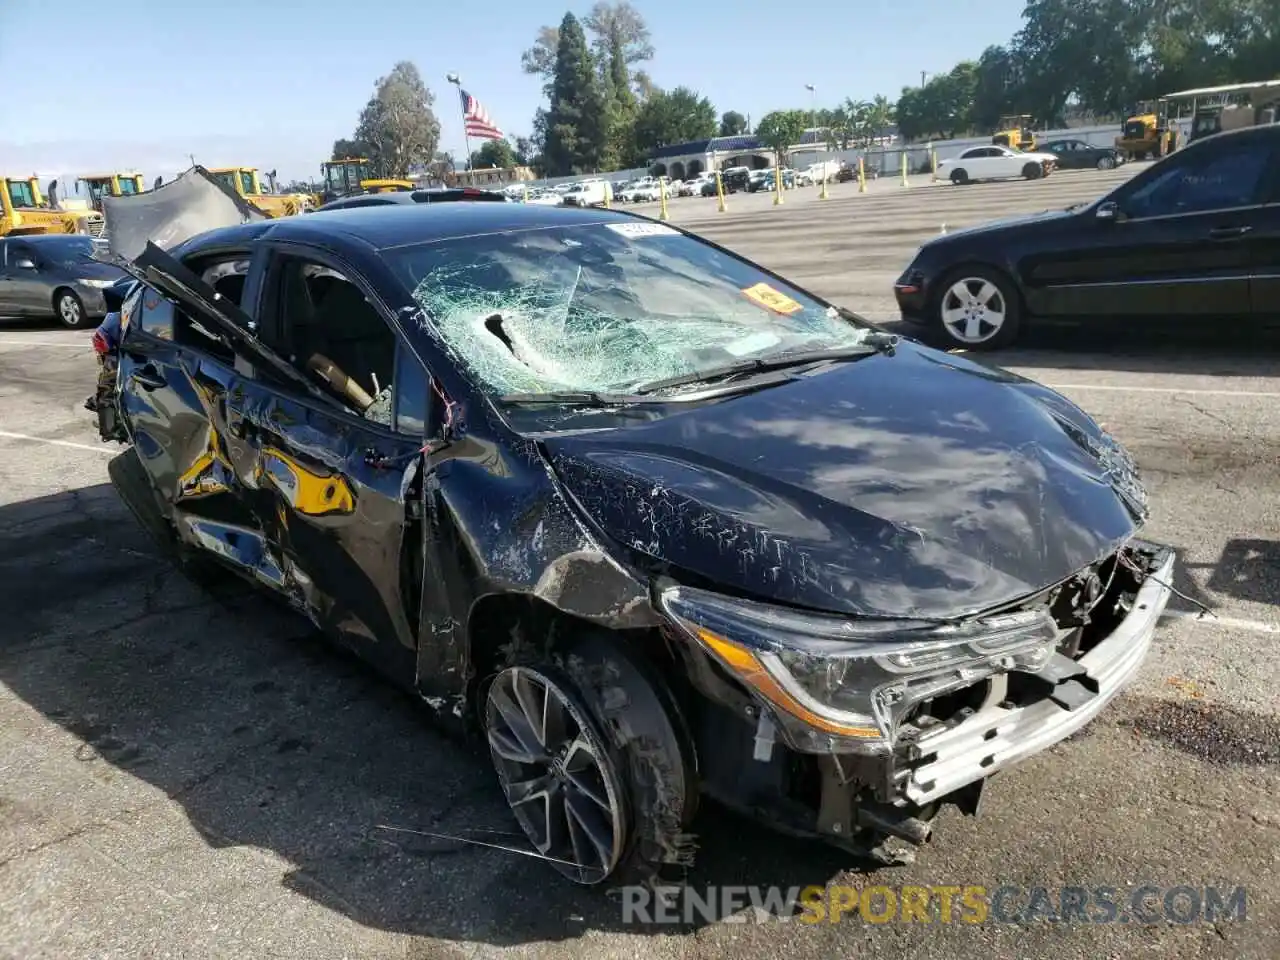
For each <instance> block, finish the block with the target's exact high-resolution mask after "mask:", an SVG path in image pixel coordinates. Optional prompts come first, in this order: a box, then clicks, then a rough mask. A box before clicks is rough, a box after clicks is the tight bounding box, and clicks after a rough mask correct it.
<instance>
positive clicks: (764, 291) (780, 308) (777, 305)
mask: <svg viewBox="0 0 1280 960" xmlns="http://www.w3.org/2000/svg"><path fill="white" fill-rule="evenodd" d="M742 292H743V293H744V294H746V297H747V299H748V300H752V301H754V302H756V303H758V304H760V306H762V307H764V308H765V309H766V310H772V311H773V312H774V313H781V314H784V315H790V314H793V313H795V312H796V311H797V310H803V309H804V307H802V306H801V305H800V304H799V303H797V302H796V301H795V300H792V299H791V298H790V297H788V296H787V295H786V294H785V293H783V292H782V291H781V290H775V289H773V287H771V286H769V285H768V284H767V283H757V284H756V285H755V286H753V287H747V288H746V289H745V290H743V291H742Z"/></svg>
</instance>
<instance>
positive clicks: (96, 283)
mask: <svg viewBox="0 0 1280 960" xmlns="http://www.w3.org/2000/svg"><path fill="white" fill-rule="evenodd" d="M77 282H78V283H79V284H80V285H81V286H84V287H93V288H94V289H95V290H105V289H107V287H109V286H111V285H112V284H113V283H115V281H114V280H97V279H93V280H79V281H77Z"/></svg>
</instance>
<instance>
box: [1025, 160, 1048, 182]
mask: <svg viewBox="0 0 1280 960" xmlns="http://www.w3.org/2000/svg"><path fill="white" fill-rule="evenodd" d="M1022 175H1023V176H1024V177H1025V178H1026V179H1028V180H1039V179H1040V178H1041V177H1043V176H1044V167H1042V166H1040V164H1038V163H1027V164H1023V167H1022Z"/></svg>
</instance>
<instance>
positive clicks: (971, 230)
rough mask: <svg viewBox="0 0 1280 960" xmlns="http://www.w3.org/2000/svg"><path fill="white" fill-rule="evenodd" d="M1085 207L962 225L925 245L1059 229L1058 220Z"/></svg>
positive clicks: (1045, 211)
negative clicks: (1010, 233) (985, 235)
mask: <svg viewBox="0 0 1280 960" xmlns="http://www.w3.org/2000/svg"><path fill="white" fill-rule="evenodd" d="M1083 209H1084V208H1083V207H1079V208H1071V209H1069V210H1068V209H1063V210H1041V211H1040V212H1039V213H1028V214H1020V215H1018V216H1015V217H1001V218H1000V219H999V220H988V221H986V222H984V223H975V224H974V225H973V226H971V227H960V228H959V229H956V230H948V231H947V232H946V233H945V234H942V235H941V236H938V237H935V238H933V239H932V240H930V241H929V242H928V243H926V244H925V246H931V245H941V244H946V243H948V242H950V240H951V238H952V237H966V238H968V237H975V236H980V235H981V234H985V233H1001V232H1006V233H1007V232H1009V231H1022V230H1041V229H1049V230H1054V229H1057V226H1056V225H1057V222H1058V221H1060V220H1063V219H1065V218H1066V217H1074V216H1077V215H1078V214H1079V212H1080V210H1083Z"/></svg>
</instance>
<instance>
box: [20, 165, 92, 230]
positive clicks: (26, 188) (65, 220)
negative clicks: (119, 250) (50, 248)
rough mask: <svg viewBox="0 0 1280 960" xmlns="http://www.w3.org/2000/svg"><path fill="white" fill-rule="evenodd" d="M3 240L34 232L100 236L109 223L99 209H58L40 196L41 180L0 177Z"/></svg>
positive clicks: (36, 178)
mask: <svg viewBox="0 0 1280 960" xmlns="http://www.w3.org/2000/svg"><path fill="white" fill-rule="evenodd" d="M0 188H3V189H0V237H4V236H19V235H22V234H32V233H83V234H88V235H89V236H91V237H100V236H102V234H103V231H104V230H105V229H106V220H104V219H103V216H102V214H101V213H99V212H97V211H96V210H55V209H53V208H52V207H51V206H49V204H48V203H46V202H45V199H44V196H43V195H42V194H41V193H40V180H39V178H38V177H0Z"/></svg>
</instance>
